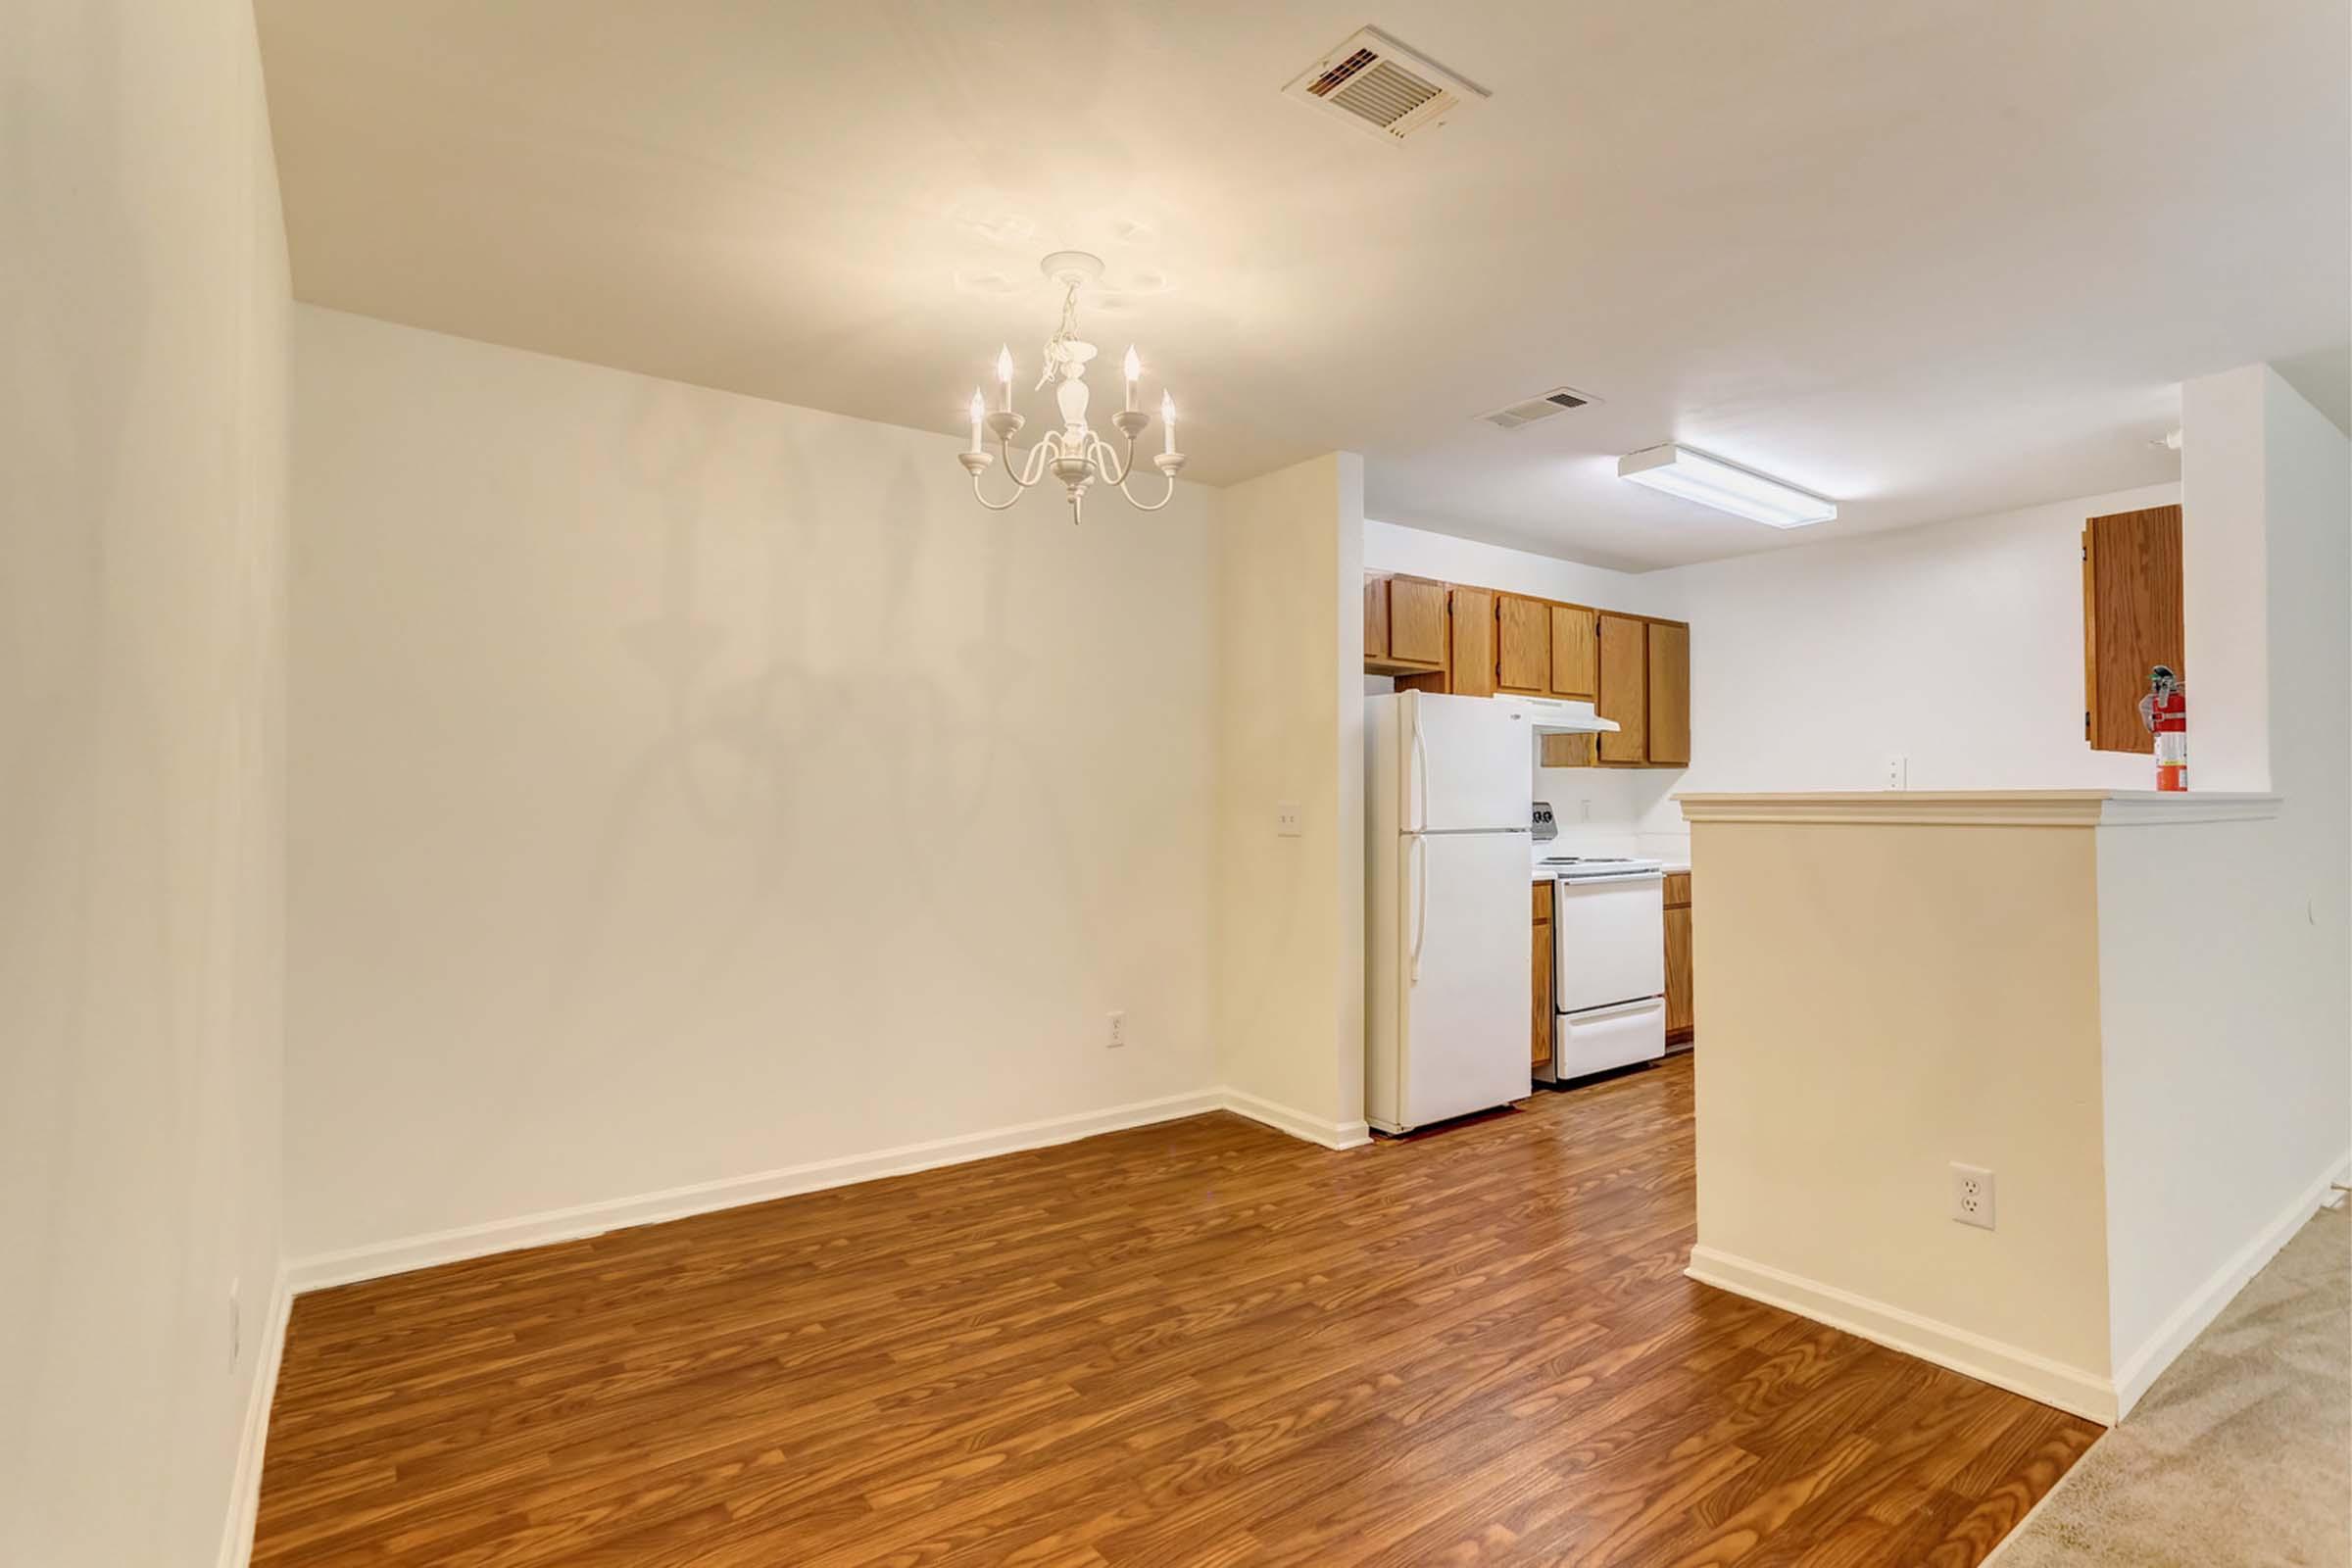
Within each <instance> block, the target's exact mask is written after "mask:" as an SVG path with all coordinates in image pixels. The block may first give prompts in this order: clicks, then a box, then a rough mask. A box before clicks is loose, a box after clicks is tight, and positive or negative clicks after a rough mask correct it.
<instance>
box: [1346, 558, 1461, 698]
mask: <svg viewBox="0 0 2352 1568" xmlns="http://www.w3.org/2000/svg"><path fill="white" fill-rule="evenodd" d="M1447 597H1448V596H1447V592H1446V584H1444V583H1442V582H1435V581H1432V580H1431V579H1430V578H1427V577H1407V576H1401V575H1398V574H1396V573H1391V572H1378V573H1374V574H1371V575H1369V576H1367V577H1365V579H1364V668H1365V670H1366V671H1367V672H1369V673H1371V674H1375V675H1404V674H1426V673H1428V672H1430V671H1432V670H1442V669H1444V668H1445V667H1446V615H1447V613H1448V610H1447V603H1446V602H1447Z"/></svg>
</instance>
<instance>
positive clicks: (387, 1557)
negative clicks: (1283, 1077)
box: [254, 1058, 2097, 1568]
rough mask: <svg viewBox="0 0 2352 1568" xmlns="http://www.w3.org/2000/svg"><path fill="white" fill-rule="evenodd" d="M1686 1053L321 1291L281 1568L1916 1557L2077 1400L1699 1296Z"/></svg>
mask: <svg viewBox="0 0 2352 1568" xmlns="http://www.w3.org/2000/svg"><path fill="white" fill-rule="evenodd" d="M1693 1165H1694V1157H1693V1144H1692V1124H1691V1063H1690V1061H1689V1060H1688V1059H1687V1058H1685V1059H1678V1060H1672V1061H1668V1062H1666V1063H1663V1064H1661V1065H1659V1066H1658V1067H1655V1068H1653V1069H1650V1070H1647V1071H1642V1072H1636V1073H1632V1074H1629V1075H1626V1076H1624V1077H1620V1078H1617V1079H1614V1080H1610V1081H1606V1082H1602V1083H1597V1084H1593V1085H1589V1086H1587V1087H1584V1088H1581V1089H1578V1090H1575V1091H1572V1092H1568V1093H1558V1094H1554V1093H1544V1094H1539V1095H1538V1096H1537V1097H1535V1098H1534V1099H1533V1100H1530V1101H1529V1102H1527V1103H1525V1105H1524V1107H1523V1108H1522V1109H1520V1110H1519V1111H1517V1112H1515V1113H1511V1114H1506V1115H1500V1116H1495V1117H1490V1118H1488V1119H1486V1120H1483V1121H1479V1122H1476V1123H1473V1124H1468V1125H1464V1126H1460V1127H1456V1128H1451V1129H1446V1130H1442V1131H1440V1132H1437V1133H1435V1134H1433V1135H1428V1136H1423V1137H1418V1138H1414V1139H1411V1140H1406V1141H1401V1142H1394V1143H1385V1142H1384V1143H1382V1144H1380V1145H1379V1146H1377V1147H1375V1148H1373V1149H1370V1150H1364V1151H1354V1152H1344V1153H1342V1152H1330V1151H1326V1150H1320V1149H1316V1148H1314V1147H1312V1146H1309V1145H1305V1144H1300V1143H1298V1142H1295V1141H1293V1140H1291V1139H1288V1138H1285V1137H1283V1136H1282V1135H1280V1134H1278V1133H1274V1132H1270V1131H1268V1130H1267V1129H1265V1128H1262V1127H1259V1126H1257V1125H1255V1124H1253V1123H1250V1122H1247V1121H1243V1120H1241V1119H1239V1118H1236V1117H1232V1116H1227V1115H1223V1114H1216V1115H1207V1116H1201V1117H1195V1118H1192V1119H1189V1120H1186V1121H1182V1122H1175V1123H1169V1124H1166V1125H1163V1126H1159V1127H1151V1128H1139V1129H1136V1130H1133V1131H1129V1132H1123V1133H1114V1134H1109V1135H1106V1136H1104V1137H1101V1138H1095V1139H1090V1140H1087V1141H1085V1142H1083V1143H1078V1144H1069V1145H1063V1146H1060V1147H1058V1148H1054V1149H1047V1150H1036V1151H1030V1152H1023V1153H1018V1154H1009V1155H1005V1156H1004V1157H1003V1158H999V1159H993V1160H987V1161H983V1162H980V1163H977V1164H972V1165H964V1166H958V1167H955V1168H953V1169H947V1170H939V1171H930V1172H924V1173H922V1174H919V1175H913V1176H907V1177H900V1178H896V1179H893V1180H890V1181H882V1182H872V1183H866V1184H863V1185H861V1186H858V1187H854V1188H844V1189H840V1190H837V1191H834V1192H828V1193H815V1194H809V1195H806V1196H804V1197H799V1198H791V1199H784V1200H780V1201H775V1202H771V1203H762V1204H758V1205H754V1206H750V1207H745V1208H738V1209H730V1210H727V1211H725V1212H722V1213H717V1214H710V1215H703V1216H699V1217H696V1218H693V1219H686V1220H678V1221H674V1222H671V1223H669V1224H664V1225H655V1226H646V1227H641V1228H639V1229H635V1230H627V1231H618V1232H613V1233H612V1234H609V1235H605V1236H599V1237H593V1238H589V1239H587V1240H585V1241H578V1242H567V1243H564V1244H561V1245H558V1246H554V1247H547V1248H540V1249H536V1250H531V1251H527V1252H515V1253H509V1254H505V1255H502V1256H496V1257H487V1258H477V1259H473V1260H470V1261H467V1262H464V1263H456V1264H451V1265H448V1266H447V1267H443V1268H437V1269H429V1270H422V1271H419V1272H417V1273H413V1274H406V1275H401V1276H398V1277H396V1278H393V1279H387V1280H378V1281H371V1282H368V1283H366V1284H361V1285H354V1286H346V1287H343V1288H341V1289H338V1290H332V1291H325V1292H319V1293H317V1294H313V1295H308V1296H304V1297H303V1298H301V1299H299V1300H298V1301H297V1302H296V1303H295V1309H294V1315H293V1320H292V1324H291V1326H290V1329H289V1332H288V1336H287V1344H286V1353H285V1357H284V1367H283V1370H282V1372H281V1374H280V1378H279V1384H278V1392H277V1400H276V1404H275V1407H274V1409H273V1411H272V1413H271V1418H270V1443H269V1447H268V1450H267V1459H266V1464H265V1472H264V1478H263V1491H262V1508H261V1521H260V1529H259V1532H258V1536H257V1540H256V1544H255V1550H254V1561H255V1562H256V1563H257V1564H261V1565H265V1568H342V1565H351V1564H368V1565H370V1568H406V1565H423V1564H432V1565H434V1568H554V1565H558V1564H561V1565H563V1568H600V1565H609V1568H668V1565H676V1568H686V1565H689V1564H691V1565H694V1568H753V1565H759V1568H768V1565H772V1564H778V1563H791V1564H795V1565H802V1568H825V1565H841V1568H853V1565H856V1568H868V1565H879V1564H904V1565H908V1568H912V1565H917V1564H921V1565H963V1564H971V1565H979V1564H1013V1563H1018V1564H1032V1565H1037V1568H1063V1565H1067V1568H1143V1565H1160V1564H1172V1563H1182V1564H1188V1565H1192V1564H1205V1565H1225V1564H1234V1565H1239V1564H1251V1565H1268V1568H1271V1565H1277V1564H1299V1565H1309V1564H1312V1565H1324V1564H1335V1565H1345V1564H1372V1563H1400V1564H1417V1563H1455V1562H1461V1563H1494V1562H1509V1563H1522V1562H1531V1563H1532V1562H1543V1563H1579V1564H1610V1563H1640V1564H1686V1565H1689V1568H1712V1565H1728V1564H1732V1563H1738V1564H1740V1565H1741V1568H1770V1565H1774V1564H1782V1563H1808V1564H1825V1565H1826V1564H1831V1563H1855V1564H1861V1563H1873V1562H1887V1561H1891V1560H1896V1559H1895V1558H1892V1557H1889V1556H1888V1555H1887V1553H1890V1552H1891V1553H1897V1554H1899V1558H1900V1560H1902V1561H1905V1562H1911V1561H1919V1562H1932V1563H1935V1564H1936V1565H1938V1568H1971V1565H1973V1564H1975V1563H1978V1562H1980V1561H1981V1560H1982V1559H1983V1557H1984V1555H1985V1553H1986V1552H1987V1551H1989V1550H1990V1549H1991V1547H1992V1545H1993V1544H1994V1543H1995V1542H1997V1541H1998V1540H1999V1539H2000V1537H2001V1536H2002V1535H2003V1534H2005V1533H2006V1532H2007V1530H2008V1529H2009V1528H2011V1527H2012V1526H2013V1525H2014V1524H2015V1522H2016V1521H2017V1519H2018V1518H2020V1517H2021V1516H2022V1515H2023V1514H2024V1512H2025V1511H2026V1509H2028V1508H2030V1507H2031V1506H2032V1505H2033V1503H2034V1500H2035V1499H2036V1498H2038V1497H2039V1496H2040V1495H2042V1494H2043V1493H2044V1492H2046V1491H2047V1490H2048V1489H2049V1488H2050V1486H2051V1485H2053V1484H2054V1483H2055V1482H2056V1481H2057V1479H2058V1477H2059V1476H2060V1475H2062V1474H2064V1472H2065V1470H2066V1468H2067V1466H2068V1465H2070V1464H2072V1463H2073V1462H2074V1459H2075V1458H2076V1457H2077V1456H2078V1455H2080V1454H2081V1452H2082V1448H2083V1447H2084V1446H2087V1444H2088V1443H2089V1440H2090V1438H2091V1437H2092V1436H2094V1435H2095V1434H2096V1431H2097V1429H2096V1428H2095V1427H2092V1426H2089V1425H2088V1424H2086V1423H2083V1422H2082V1421H2079V1420H2076V1419H2075V1418H2073V1417H2070V1416H2066V1415H2062V1414H2060V1413H2059V1412H2056V1411H2053V1410H2049V1409H2047V1408H2045V1407H2043V1406H2040V1405H2036V1404H2034V1403H2032V1402H2030V1401H2028V1400H2025V1399H2021V1398H2017V1397H2013V1396H2010V1395H2007V1394H2003V1393H2001V1392H1999V1391H1997V1390H1992V1389H1988V1388H1985V1387H1984V1386H1982V1385H1979V1384H1975V1383H1972V1382H1970V1381H1968V1380H1967V1379H1965V1378H1961V1377H1958V1376H1956V1375H1954V1374H1951V1373H1947V1372H1944V1371H1942V1370H1940V1369H1938V1368H1935V1367H1931V1366H1928V1365H1926V1364H1925V1363H1922V1362H1918V1361H1913V1360H1910V1359H1908V1358H1906V1357H1904V1356H1900V1355H1897V1354H1895V1353H1894V1352H1892V1351H1888V1350H1886V1349H1883V1348H1879V1347H1877V1346H1874V1345H1870V1344H1867V1343H1865V1342H1863V1341H1860V1340H1856V1339H1853V1338H1851V1337H1849V1336H1847V1335H1843V1334H1840V1333H1838V1332H1837V1331H1835V1330H1831V1329H1826V1328H1823V1327H1821V1326H1820V1325H1818V1324H1814V1323H1811V1322H1808V1321H1806V1320H1804V1319H1801V1318H1795V1317H1791V1316H1789V1315H1788V1314H1786V1313H1781V1312H1777V1311H1774V1310H1772V1309H1770V1308H1768V1307H1764V1306H1760V1305H1758V1304H1756V1303H1754V1302H1750V1301H1746V1300H1742V1299H1738V1298H1735V1297H1731V1296H1727V1295H1724V1294H1723V1293H1720V1292H1716V1291H1712V1290H1709V1289H1707V1288H1705V1287H1703V1286H1699V1285H1696V1284H1694V1283H1692V1282H1691V1280H1689V1279H1688V1278H1686V1277H1685V1276H1684V1274H1683V1272H1682V1270H1683V1266H1684V1263H1685V1261H1686V1259H1687V1257H1688V1255H1689V1251H1690V1248H1691V1242H1692V1240H1693V1239H1694V1237H1693V1224H1692V1172H1693Z"/></svg>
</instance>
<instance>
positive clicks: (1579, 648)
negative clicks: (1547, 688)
mask: <svg viewBox="0 0 2352 1568" xmlns="http://www.w3.org/2000/svg"><path fill="white" fill-rule="evenodd" d="M1550 610H1551V695H1552V696H1554V697H1581V698H1583V699H1584V700H1585V701H1586V702H1588V703H1589V702H1591V701H1593V699H1594V698H1595V697H1598V696H1599V695H1600V680H1599V668H1600V628H1599V625H1598V617H1597V616H1596V615H1595V614H1594V613H1593V612H1592V611H1590V610H1587V609H1586V608H1585V607H1584V606H1582V605H1553V606H1551V607H1550Z"/></svg>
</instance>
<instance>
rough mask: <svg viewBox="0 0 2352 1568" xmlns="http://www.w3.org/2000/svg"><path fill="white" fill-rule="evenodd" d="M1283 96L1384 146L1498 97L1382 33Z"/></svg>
mask: <svg viewBox="0 0 2352 1568" xmlns="http://www.w3.org/2000/svg"><path fill="white" fill-rule="evenodd" d="M1283 92H1284V93H1285V94H1287V95H1288V96H1290V97H1293V98H1299V99H1303V100H1305V101H1306V102H1307V103H1310V104H1313V105H1315V106H1316V107H1317V108H1319V109H1322V110H1324V111H1326V112H1328V113H1331V114H1336V115H1339V116H1340V117H1341V118H1343V119H1345V120H1346V121H1347V122H1348V123H1349V124H1351V125H1353V126H1354V127H1355V128H1356V129H1358V130H1361V131H1366V132H1369V133H1370V134H1372V135H1375V136H1378V137H1379V138H1380V139H1381V140H1383V141H1402V140H1404V138H1405V137H1407V136H1410V135H1411V134H1412V133H1413V132H1415V131H1417V130H1427V129H1428V128H1429V127H1430V126H1432V125H1434V124H1437V123H1439V122H1440V121H1442V120H1444V119H1445V118H1446V115H1447V113H1449V112H1450V111H1452V110H1454V109H1457V108H1459V107H1461V106H1462V105H1463V104H1465V103H1476V102H1477V101H1478V100H1480V99H1482V98H1490V97H1493V96H1494V95H1493V94H1492V93H1490V92H1488V91H1487V89H1486V88H1484V87H1481V86H1479V85H1478V84H1477V83H1476V82H1473V81H1467V80H1465V79H1463V78H1462V77H1460V76H1457V75H1455V74H1454V73H1452V72H1450V71H1447V70H1446V68H1445V67H1444V66H1441V65H1439V64H1438V63H1437V62H1435V61H1433V60H1431V59H1429V58H1428V57H1427V56H1425V55H1419V54H1415V53H1414V52H1413V51H1412V50H1410V49H1407V48H1406V47H1405V46H1404V45H1402V44H1400V43H1398V42H1397V40H1396V39H1394V38H1392V37H1390V36H1389V35H1388V34H1387V33H1385V32H1383V31H1381V30H1380V29H1379V28H1378V27H1366V28H1364V29H1363V30H1362V31H1360V32H1358V33H1356V34H1355V35H1354V36H1353V37H1351V38H1349V39H1348V41H1347V42H1345V43H1343V44H1341V45H1340V46H1339V47H1338V48H1336V49H1334V50H1332V51H1331V52H1330V53H1328V54H1326V55H1325V56H1324V57H1323V58H1322V59H1320V60H1318V61H1316V62H1315V63H1314V64H1313V65H1311V66H1309V67H1307V68H1306V70H1304V71H1302V72H1300V73H1299V77H1298V79H1297V80H1295V81H1293V82H1292V83H1291V84H1290V85H1289V86H1288V87H1285V88H1284V89H1283Z"/></svg>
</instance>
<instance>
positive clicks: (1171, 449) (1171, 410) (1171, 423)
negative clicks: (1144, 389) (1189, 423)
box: [1159, 392, 1176, 457]
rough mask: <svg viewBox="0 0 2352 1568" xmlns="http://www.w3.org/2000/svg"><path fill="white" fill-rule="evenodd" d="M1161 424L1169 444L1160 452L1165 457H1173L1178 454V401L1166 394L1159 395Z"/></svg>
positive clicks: (1162, 432)
mask: <svg viewBox="0 0 2352 1568" xmlns="http://www.w3.org/2000/svg"><path fill="white" fill-rule="evenodd" d="M1159 424H1160V431H1161V434H1162V436H1163V438H1164V439H1165V441H1166V443H1167V444H1166V445H1164V446H1162V447H1161V448H1160V449H1159V450H1160V452H1161V453H1162V454H1163V455H1165V456H1168V457H1173V456H1175V454H1176V400H1175V398H1173V397H1172V396H1170V395H1169V394H1167V393H1165V392H1162V393H1161V394H1160V395H1159Z"/></svg>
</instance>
